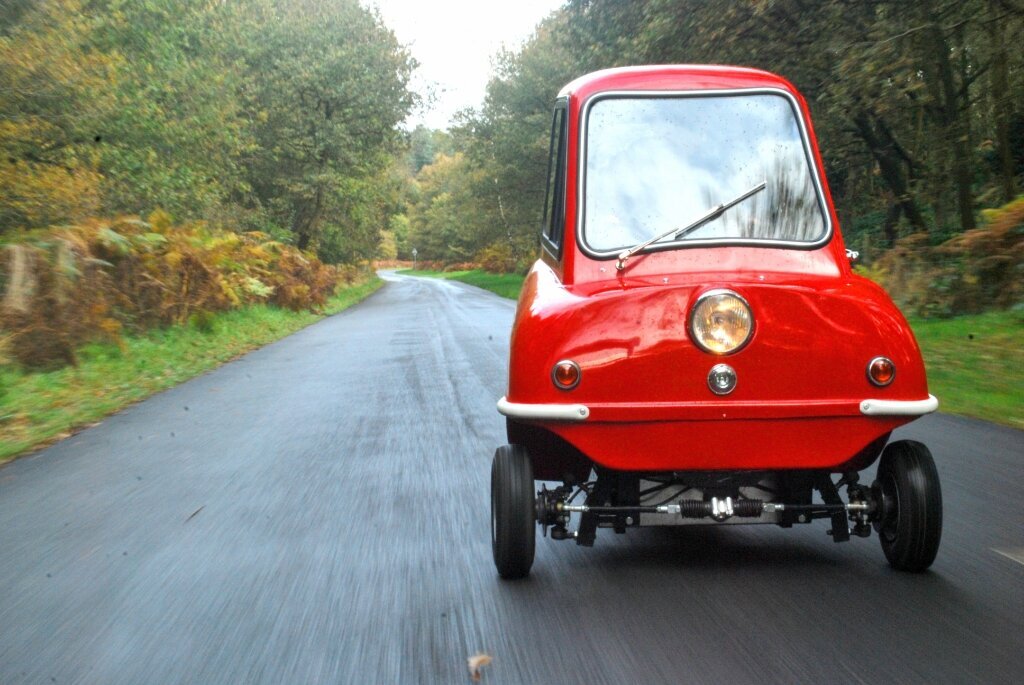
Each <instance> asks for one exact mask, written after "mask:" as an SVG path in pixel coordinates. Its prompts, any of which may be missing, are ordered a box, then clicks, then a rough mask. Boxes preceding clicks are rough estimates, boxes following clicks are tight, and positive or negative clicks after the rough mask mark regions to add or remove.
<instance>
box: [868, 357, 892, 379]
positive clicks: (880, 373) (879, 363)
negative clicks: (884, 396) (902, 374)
mask: <svg viewBox="0 0 1024 685" xmlns="http://www.w3.org/2000/svg"><path fill="white" fill-rule="evenodd" d="M894 378H896V365H895V364H893V363H892V360H891V359H887V358H885V357H875V358H874V359H872V360H871V361H870V362H868V380H870V381H871V382H872V383H874V384H875V385H878V386H886V385H889V384H890V383H892V381H893V379H894Z"/></svg>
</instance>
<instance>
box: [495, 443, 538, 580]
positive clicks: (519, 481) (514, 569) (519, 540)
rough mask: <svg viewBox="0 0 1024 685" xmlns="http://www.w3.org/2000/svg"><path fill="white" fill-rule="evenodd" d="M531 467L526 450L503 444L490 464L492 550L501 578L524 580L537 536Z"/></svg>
mask: <svg viewBox="0 0 1024 685" xmlns="http://www.w3.org/2000/svg"><path fill="white" fill-rule="evenodd" d="M535 516H536V512H535V510H534V492H533V466H532V465H531V463H530V457H529V455H528V454H527V452H526V449H525V448H523V447H522V446H520V445H503V446H501V447H499V448H498V449H497V451H495V453H494V462H493V464H492V465H491V549H492V550H493V552H494V565H495V566H496V567H497V568H498V575H500V576H501V577H502V578H506V579H512V578H524V577H526V576H527V575H528V574H529V573H530V567H531V566H533V555H534V543H535V537H536V531H535V525H534V519H535Z"/></svg>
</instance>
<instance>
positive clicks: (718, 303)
mask: <svg viewBox="0 0 1024 685" xmlns="http://www.w3.org/2000/svg"><path fill="white" fill-rule="evenodd" d="M753 332H754V315H753V313H752V312H751V311H750V306H749V305H748V304H747V302H746V300H744V299H743V298H742V297H740V296H739V295H737V294H736V293H734V292H732V291H731V290H710V291H708V292H706V293H704V294H703V295H701V296H700V297H699V298H698V299H697V303H696V304H695V305H694V306H693V310H692V311H691V312H690V338H691V339H692V340H693V342H694V344H696V345H697V346H698V347H699V348H701V349H702V350H704V351H705V352H710V353H711V354H732V353H733V352H739V351H740V350H741V349H742V348H743V346H744V345H746V344H747V343H748V342H749V341H750V334H751V333H753Z"/></svg>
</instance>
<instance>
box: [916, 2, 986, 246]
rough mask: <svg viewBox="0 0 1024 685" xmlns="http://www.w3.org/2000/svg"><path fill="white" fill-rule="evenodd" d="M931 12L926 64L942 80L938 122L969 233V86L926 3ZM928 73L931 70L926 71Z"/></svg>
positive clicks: (929, 5)
mask: <svg viewBox="0 0 1024 685" xmlns="http://www.w3.org/2000/svg"><path fill="white" fill-rule="evenodd" d="M924 9H925V11H926V12H927V15H928V16H927V21H928V24H927V28H926V30H925V31H924V41H925V43H926V47H925V55H924V57H925V58H926V59H925V61H926V63H930V66H931V67H932V69H933V71H932V76H933V77H935V78H937V79H938V85H939V87H940V88H939V91H940V95H939V101H938V102H937V103H936V106H937V107H936V111H937V114H938V123H939V125H940V126H942V127H943V128H944V129H945V130H946V135H947V136H948V139H949V151H950V153H951V155H950V156H951V159H950V164H951V166H952V172H953V182H954V185H955V186H956V202H957V209H958V210H959V213H960V228H961V230H964V231H968V230H970V229H972V228H974V227H975V223H974V194H973V192H972V190H971V145H970V128H969V122H968V120H967V114H968V108H969V107H968V102H967V92H966V87H965V88H964V90H963V91H961V90H960V89H959V88H958V87H957V84H956V79H955V78H954V75H953V63H952V59H951V50H950V47H949V43H948V42H947V41H946V37H945V35H944V34H943V32H942V27H941V26H939V24H938V19H937V9H936V7H935V4H934V2H927V3H924ZM926 73H927V71H926Z"/></svg>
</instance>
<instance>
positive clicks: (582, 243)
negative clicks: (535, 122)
mask: <svg viewBox="0 0 1024 685" xmlns="http://www.w3.org/2000/svg"><path fill="white" fill-rule="evenodd" d="M737 95H739V96H743V95H780V96H782V97H784V98H786V100H787V101H789V105H790V107H792V108H793V115H794V117H795V118H796V121H797V126H798V127H799V129H800V138H801V140H802V142H803V144H804V155H805V156H806V158H807V166H808V168H809V169H810V170H811V172H812V173H811V180H812V181H813V182H814V189H815V190H817V191H818V192H817V200H818V208H819V209H820V210H821V214H822V218H823V219H824V223H825V233H824V234H823V235H822V237H821V238H819V239H818V240H816V241H814V242H802V241H796V240H768V239H764V238H760V239H752V238H746V239H744V238H704V239H699V240H673V241H671V242H668V243H658V245H657V247H649V248H647V249H646V250H641V251H640V253H639V254H646V253H647V252H658V251H661V250H676V249H680V248H687V247H713V246H716V245H739V246H745V247H769V248H794V249H799V250H814V249H817V248H819V247H821V246H823V245H826V244H828V243H829V241H831V240H832V237H833V235H834V233H835V227H834V226H833V225H832V215H831V213H830V212H829V207H828V203H827V202H826V201H825V190H824V188H823V187H822V179H823V178H824V176H825V174H824V171H822V170H821V169H820V168H819V167H818V164H817V160H816V159H815V157H814V152H813V150H812V149H811V138H810V135H809V134H808V132H807V122H805V121H804V116H803V111H802V110H801V109H800V105H799V103H798V102H797V99H796V97H795V96H794V95H793V94H792V93H790V92H789V91H788V90H784V89H783V88H770V87H755V88H722V89H714V90H710V89H709V90H702V89H699V88H698V89H695V90H608V91H602V92H598V93H594V94H593V95H591V96H590V97H589V98H588V99H587V100H586V102H584V103H583V107H582V108H581V110H580V121H579V122H578V124H579V131H578V138H577V153H576V244H577V245H579V248H580V250H581V251H582V252H583V254H585V255H587V256H588V257H591V258H593V259H613V258H614V257H616V256H617V255H618V254H619V252H621V251H622V249H623V248H621V247H620V248H619V249H617V250H610V251H599V250H594V249H592V248H591V247H590V246H589V245H588V244H587V241H586V239H585V238H584V236H583V229H584V226H583V223H584V219H585V216H584V209H585V206H586V196H585V194H584V193H585V189H586V176H587V173H586V170H587V120H588V118H589V114H590V108H591V107H592V106H594V105H595V104H597V103H598V102H600V101H601V100H605V99H610V98H623V97H625V98H629V97H634V98H664V99H667V98H673V97H716V96H737ZM625 247H629V246H628V245H627V246H625Z"/></svg>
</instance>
